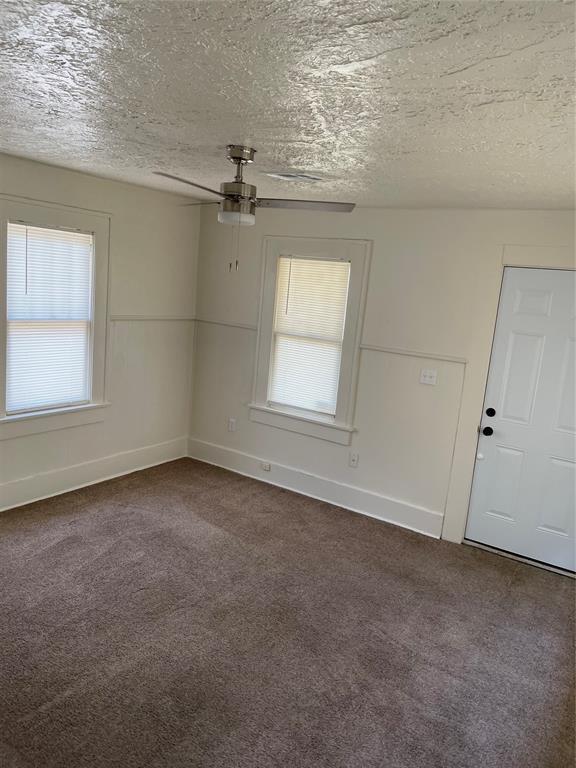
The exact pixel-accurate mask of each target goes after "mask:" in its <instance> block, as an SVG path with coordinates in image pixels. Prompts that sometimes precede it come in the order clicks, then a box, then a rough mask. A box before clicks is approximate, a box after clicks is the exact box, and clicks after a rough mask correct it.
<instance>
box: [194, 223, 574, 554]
mask: <svg viewBox="0 0 576 768" xmlns="http://www.w3.org/2000/svg"><path fill="white" fill-rule="evenodd" d="M202 216H203V219H202V229H201V236H200V251H199V253H200V256H199V271H198V305H197V315H198V317H199V318H200V319H201V322H198V323H197V327H196V357H195V376H194V390H193V405H192V419H191V440H190V453H191V455H194V456H197V457H199V458H204V459H206V460H209V461H213V462H215V463H220V464H223V465H225V466H229V467H230V468H234V469H237V470H239V471H243V472H246V473H248V474H253V475H255V476H259V477H262V479H266V480H269V481H271V482H277V483H279V484H282V485H287V486H288V487H292V488H295V489H300V490H302V491H304V492H307V493H310V494H312V495H317V496H320V497H322V498H326V499H328V500H330V501H334V502H336V503H341V504H343V505H345V506H348V507H350V508H355V509H358V510H360V511H364V512H367V513H370V514H373V515H376V516H378V517H382V518H385V519H390V520H393V521H395V522H398V523H400V524H403V525H407V526H410V527H414V528H417V529H419V530H422V531H425V532H427V533H429V534H431V535H439V534H440V531H441V529H442V526H443V525H444V535H445V536H446V537H447V538H450V539H452V540H454V541H460V540H461V538H462V535H463V530H464V524H465V519H466V512H467V504H468V493H469V488H470V482H471V474H472V469H473V464H474V450H475V441H476V434H477V433H476V428H477V425H478V420H479V417H480V414H481V409H482V400H483V392H484V385H485V377H486V373H487V368H488V361H489V354H490V346H491V340H492V334H493V329H494V322H495V317H496V309H497V303H498V294H499V286H500V281H501V276H502V268H503V264H504V263H510V264H514V263H516V264H521V263H522V264H524V263H528V264H529V265H534V266H536V265H539V264H541V265H543V266H557V267H562V266H571V265H572V263H573V261H572V253H573V239H572V238H573V224H574V218H573V214H572V213H571V212H568V211H496V210H493V211H492V210H483V211H468V210H377V209H359V210H356V211H355V212H354V213H353V214H351V215H335V214H312V213H305V212H287V211H259V212H258V213H257V224H256V226H255V227H253V228H243V229H241V230H240V240H239V246H238V245H237V240H236V234H237V233H236V231H235V230H234V229H232V228H229V227H225V226H221V225H220V226H219V225H217V224H216V214H215V211H214V210H212V209H206V210H205V211H204V212H203V214H202ZM266 235H278V236H286V235H289V236H298V235H300V236H305V237H344V238H363V239H364V238H366V239H370V240H372V241H373V244H374V245H373V255H372V264H371V273H370V280H369V291H368V301H367V308H366V315H365V323H364V332H363V337H362V342H363V347H364V348H363V350H362V355H361V365H360V377H359V387H358V397H357V407H356V419H355V425H356V427H357V433H356V434H355V435H354V438H353V443H352V446H351V447H350V448H349V447H347V446H346V447H344V446H339V445H336V444H332V443H326V442H324V441H321V440H318V439H316V438H311V437H305V436H301V435H298V434H294V433H292V432H286V431H282V430H280V429H276V428H274V427H269V426H265V425H261V424H256V423H254V422H252V421H250V420H249V415H248V409H247V404H248V403H249V401H250V399H251V393H252V377H253V372H254V352H255V343H256V324H257V317H258V305H259V292H260V277H261V265H262V239H263V237H264V236H266ZM510 246H526V247H520V248H514V247H510ZM237 257H238V258H239V262H240V266H239V270H238V271H235V270H233V271H232V272H230V271H229V269H228V264H229V262H230V261H231V260H232V261H234V260H235V259H236V258H237ZM422 367H434V368H437V370H438V384H437V386H436V387H429V386H424V385H421V384H419V383H418V379H419V373H420V369H421V368H422ZM228 416H233V417H235V418H236V419H237V431H236V432H234V433H230V432H228V431H227V418H228ZM350 450H353V451H355V452H358V453H359V454H360V463H359V466H358V468H356V469H352V468H350V467H349V466H348V454H349V452H350ZM260 460H266V461H270V462H272V464H273V466H272V470H271V472H269V473H268V472H264V471H263V470H262V468H261V466H260ZM311 475H313V477H311Z"/></svg>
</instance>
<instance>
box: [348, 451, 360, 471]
mask: <svg viewBox="0 0 576 768" xmlns="http://www.w3.org/2000/svg"><path fill="white" fill-rule="evenodd" d="M359 461H360V456H359V455H358V454H357V453H351V454H350V457H349V459H348V463H349V464H350V466H351V467H354V468H356V467H357V466H358V462H359Z"/></svg>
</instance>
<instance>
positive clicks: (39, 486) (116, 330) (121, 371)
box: [0, 155, 199, 508]
mask: <svg viewBox="0 0 576 768" xmlns="http://www.w3.org/2000/svg"><path fill="white" fill-rule="evenodd" d="M0 194H2V195H10V196H18V197H23V198H28V199H33V200H36V201H45V202H50V203H57V204H62V205H65V206H76V207H80V208H84V209H88V210H97V211H105V212H107V213H109V214H110V216H111V227H110V273H109V278H110V299H109V315H110V317H111V318H112V320H111V321H110V323H109V332H108V365H107V390H108V398H109V400H110V402H111V405H110V406H109V407H107V408H103V409H99V410H98V411H97V412H95V414H97V418H98V419H99V421H97V422H96V423H91V424H88V425H85V426H77V427H73V428H68V429H59V430H56V431H48V432H43V433H41V434H35V435H28V436H25V437H17V438H14V439H2V440H0V508H1V507H9V506H13V505H15V504H20V503H23V502H25V501H28V500H30V499H33V498H37V497H39V496H43V495H49V494H51V493H56V492H59V491H62V490H66V489H68V488H70V487H73V486H75V485H79V484H82V483H86V482H91V481H94V480H97V479H100V478H103V477H106V476H108V475H111V474H115V473H117V472H124V471H130V470H131V469H134V468H137V467H140V466H143V465H145V464H149V463H154V462H156V461H161V460H163V459H168V458H173V457H175V456H181V455H184V454H185V451H186V437H187V432H188V421H189V401H190V377H191V363H192V353H193V349H192V338H193V323H192V322H191V321H190V320H189V319H188V320H186V319H170V318H191V317H192V316H193V315H194V302H195V284H196V266H197V245H198V232H199V222H198V209H196V208H183V207H181V204H182V203H184V202H187V201H188V202H189V200H186V199H185V198H181V197H179V196H176V195H172V194H167V193H162V192H156V191H152V190H149V189H145V188H142V187H138V186H133V185H128V184H123V183H117V182H112V181H107V180H104V179H100V178H97V177H93V176H88V175H85V174H81V173H76V172H72V171H66V170H63V169H60V168H54V167H51V166H48V165H42V164H39V163H33V162H29V161H25V160H21V159H17V158H14V157H9V156H6V155H0ZM1 437H2V435H0V438H1Z"/></svg>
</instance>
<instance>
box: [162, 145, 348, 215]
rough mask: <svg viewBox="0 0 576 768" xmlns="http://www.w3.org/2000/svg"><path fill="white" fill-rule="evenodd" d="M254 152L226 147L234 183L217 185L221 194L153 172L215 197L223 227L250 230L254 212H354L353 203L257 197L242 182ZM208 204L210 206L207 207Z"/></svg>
mask: <svg viewBox="0 0 576 768" xmlns="http://www.w3.org/2000/svg"><path fill="white" fill-rule="evenodd" d="M255 154H256V150H255V149H252V148H251V147H244V146H242V145H241V144H229V145H228V146H227V147H226V157H227V158H228V160H230V162H231V163H234V165H235V166H236V175H235V176H234V181H224V182H222V184H220V191H219V192H218V191H217V190H216V189H210V188H209V187H204V186H202V184H196V183H195V182H194V181H188V179H183V178H181V177H180V176H174V175H173V174H171V173H164V172H163V171H155V172H154V173H155V174H156V176H164V177H165V178H167V179H173V180H174V181H181V182H182V183H183V184H189V185H190V186H191V187H197V188H198V189H202V190H204V192H210V193H211V194H213V195H218V196H219V197H221V198H222V199H221V200H220V203H219V205H220V208H219V210H218V221H219V222H221V223H222V224H241V225H242V226H251V225H252V224H254V222H255V221H256V208H257V207H258V208H297V209H300V210H307V211H333V212H335V213H350V211H352V210H354V206H355V203H331V202H328V201H324V200H283V199H278V198H273V197H256V187H255V186H254V185H253V184H246V182H245V181H244V180H243V178H242V173H243V169H244V166H245V165H247V164H248V163H253V162H254V155H255ZM208 204H209V203H208Z"/></svg>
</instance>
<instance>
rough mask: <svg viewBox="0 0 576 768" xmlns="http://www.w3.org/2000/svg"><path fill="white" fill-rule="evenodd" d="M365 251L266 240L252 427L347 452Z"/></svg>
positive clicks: (355, 244)
mask: <svg viewBox="0 0 576 768" xmlns="http://www.w3.org/2000/svg"><path fill="white" fill-rule="evenodd" d="M367 263H368V243H367V242H366V241H360V240H317V239H304V238H302V239H301V238H267V240H266V243H265V264H264V276H263V292H262V301H261V310H260V323H259V343H258V354H257V367H256V376H255V387H254V398H253V400H254V402H253V403H252V404H251V408H250V417H251V419H252V420H253V421H258V422H260V423H264V424H268V425H270V426H275V427H279V428H284V429H288V430H291V431H296V432H302V433H304V434H308V435H312V436H316V437H321V438H323V439H327V440H331V441H333V442H339V443H342V444H348V443H349V442H350V434H351V432H352V431H353V427H352V416H353V404H354V397H353V396H354V389H355V382H356V371H357V366H358V356H359V343H360V338H359V337H360V328H361V322H360V320H361V315H362V310H363V304H364V294H365V283H366V274H367Z"/></svg>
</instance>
